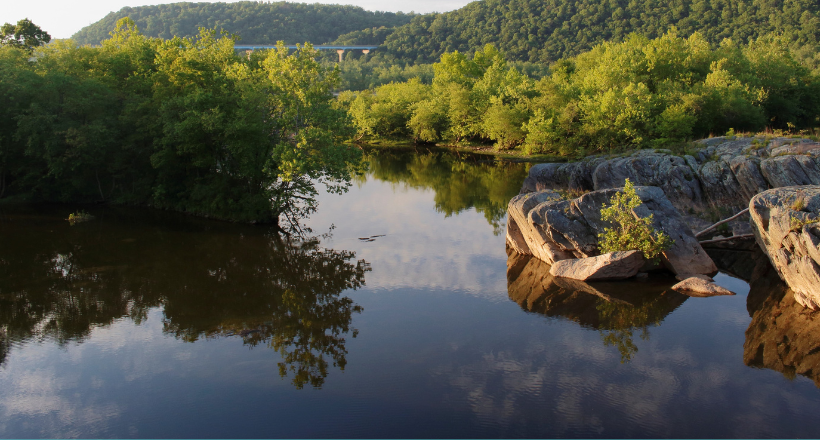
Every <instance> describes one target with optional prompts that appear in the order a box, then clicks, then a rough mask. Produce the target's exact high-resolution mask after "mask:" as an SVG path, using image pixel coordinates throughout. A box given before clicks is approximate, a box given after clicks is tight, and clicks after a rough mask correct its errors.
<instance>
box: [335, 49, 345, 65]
mask: <svg viewBox="0 0 820 440" xmlns="http://www.w3.org/2000/svg"><path fill="white" fill-rule="evenodd" d="M336 53H337V54H339V62H340V63H341V62H342V54H343V53H345V50H344V49H336Z"/></svg>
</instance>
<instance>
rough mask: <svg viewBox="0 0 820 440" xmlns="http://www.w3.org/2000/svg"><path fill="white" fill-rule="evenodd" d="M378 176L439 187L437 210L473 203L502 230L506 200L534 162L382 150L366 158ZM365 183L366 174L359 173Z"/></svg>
mask: <svg viewBox="0 0 820 440" xmlns="http://www.w3.org/2000/svg"><path fill="white" fill-rule="evenodd" d="M363 160H364V161H366V162H367V163H368V164H369V166H368V168H369V174H370V175H372V176H373V177H374V178H375V179H377V180H381V181H384V182H391V183H394V184H401V185H405V186H406V187H409V188H414V189H432V190H433V191H435V204H436V211H438V212H442V213H444V214H445V216H447V217H449V216H451V215H454V214H458V213H460V212H462V211H465V210H468V209H470V208H475V209H476V211H478V212H480V213H482V214H483V215H484V217H485V218H486V219H487V221H488V222H489V223H490V224H491V225H493V229H494V233H495V234H496V235H498V234H499V233H503V231H504V219H505V218H506V213H507V203H508V202H509V201H510V199H511V198H513V196H515V195H517V194H518V192H519V191H520V190H521V182H523V181H524V179H525V178H526V177H527V173H528V171H529V167H530V164H526V163H513V162H508V161H503V160H494V159H491V158H488V156H481V155H475V154H468V153H458V152H453V151H451V150H439V149H420V150H407V149H395V150H378V151H375V152H370V153H366V154H365V155H364V158H363ZM358 179H359V180H358V181H359V183H364V181H365V177H364V176H359V177H358Z"/></svg>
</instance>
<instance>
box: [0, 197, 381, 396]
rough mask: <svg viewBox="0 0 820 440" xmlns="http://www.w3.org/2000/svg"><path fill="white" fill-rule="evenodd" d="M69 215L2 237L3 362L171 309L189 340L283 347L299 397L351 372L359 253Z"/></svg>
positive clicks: (27, 216) (254, 232)
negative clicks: (13, 354) (29, 349)
mask: <svg viewBox="0 0 820 440" xmlns="http://www.w3.org/2000/svg"><path fill="white" fill-rule="evenodd" d="M66 215H67V214H66ZM66 215H56V214H55V213H53V212H49V211H46V212H21V213H17V214H7V215H6V219H7V220H6V222H5V223H4V224H3V228H0V242H2V243H4V246H3V247H2V248H0V363H2V362H4V361H5V359H6V357H7V356H8V353H9V351H10V349H11V347H13V345H15V344H22V343H26V342H29V341H44V340H52V341H55V342H56V343H58V344H60V345H65V344H67V343H69V342H82V341H83V340H85V339H86V338H88V337H89V335H90V334H91V331H92V329H94V328H96V327H101V326H107V325H109V324H111V323H113V322H114V321H116V320H118V319H121V318H124V317H128V318H130V319H132V320H133V321H134V323H135V324H140V323H141V322H142V320H144V319H145V317H146V316H147V314H148V310H149V309H150V308H152V307H157V306H160V305H161V306H163V311H164V318H163V326H164V331H165V332H167V333H169V334H172V335H174V336H175V337H177V338H179V339H181V340H184V341H188V342H193V341H197V340H200V339H209V338H218V337H236V338H240V339H241V340H242V341H243V343H245V344H247V345H249V346H251V347H256V346H260V345H267V346H269V347H271V348H273V349H275V350H276V351H278V352H279V354H280V355H281V358H282V360H281V362H280V363H279V374H280V375H281V376H283V377H285V376H291V375H292V382H293V384H294V385H295V386H296V387H297V388H302V387H303V386H304V385H305V384H310V385H312V386H314V387H320V386H321V385H322V384H323V382H324V379H325V377H326V376H327V374H328V370H329V368H330V367H331V366H334V367H338V368H340V369H344V367H345V364H346V359H345V357H346V354H347V349H346V347H345V337H346V335H348V334H351V335H352V337H355V336H356V334H357V331H356V330H355V329H354V328H352V326H351V324H352V316H353V314H354V313H360V312H361V311H362V308H361V307H360V306H358V305H356V304H355V303H354V302H353V300H351V299H350V298H348V297H346V296H343V295H342V293H343V292H344V291H345V290H347V289H357V288H359V287H361V286H363V285H364V283H365V272H366V271H368V270H369V266H368V263H366V262H365V261H364V260H358V261H357V260H356V259H355V253H354V252H350V251H344V250H342V251H337V250H332V249H324V248H322V247H321V243H320V239H319V237H307V238H303V239H299V240H296V239H293V238H288V237H287V236H283V235H280V234H277V233H275V232H273V231H272V230H268V229H265V228H262V227H254V226H247V225H232V224H225V223H218V222H210V221H207V220H202V219H195V218H190V217H185V216H181V215H174V214H167V213H157V212H150V213H144V212H138V211H133V210H115V209H105V210H100V212H95V213H94V215H95V216H96V217H97V220H95V221H91V222H86V223H81V224H77V225H75V226H69V225H68V222H65V221H64V220H62V219H63V218H65V216H66Z"/></svg>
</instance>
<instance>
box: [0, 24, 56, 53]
mask: <svg viewBox="0 0 820 440" xmlns="http://www.w3.org/2000/svg"><path fill="white" fill-rule="evenodd" d="M49 41H51V35H49V34H48V32H45V31H44V30H42V29H40V26H37V25H36V24H34V23H32V22H31V20H29V19H28V18H24V19H22V20H20V21H18V22H17V24H16V25H14V24H11V23H6V24H4V25H3V26H2V27H0V46H11V47H18V48H20V49H25V50H27V51H29V52H31V51H32V50H34V48H35V47H39V46H42V45H44V44H46V43H48V42H49Z"/></svg>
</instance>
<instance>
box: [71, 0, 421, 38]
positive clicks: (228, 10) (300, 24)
mask: <svg viewBox="0 0 820 440" xmlns="http://www.w3.org/2000/svg"><path fill="white" fill-rule="evenodd" d="M125 17H129V18H131V19H132V20H134V22H135V23H136V25H137V27H138V28H139V29H140V31H141V32H142V33H143V34H144V35H146V36H148V37H157V38H165V39H169V38H173V37H194V36H196V35H197V34H198V33H199V30H198V29H199V28H200V27H205V28H208V29H217V30H224V31H227V32H228V33H231V34H236V35H239V36H240V37H241V41H242V43H247V44H270V45H274V44H276V42H277V41H280V40H281V41H284V42H285V43H286V44H296V43H299V44H302V43H304V42H306V41H307V42H311V43H313V44H321V43H325V42H328V41H333V40H335V39H336V38H338V37H339V36H340V35H342V34H346V33H349V32H353V31H359V30H363V29H370V28H380V27H394V26H399V25H403V24H405V23H408V22H409V21H410V19H411V18H412V17H413V15H411V14H404V13H401V12H399V13H393V12H378V11H377V12H371V11H365V10H364V9H362V8H360V7H357V6H346V5H324V4H319V3H314V4H304V3H288V2H275V3H265V2H255V1H254V2H251V1H243V2H236V3H170V4H164V5H154V6H138V7H125V8H122V9H120V10H119V11H117V12H112V13H110V14H108V15H106V16H105V17H104V18H103V19H102V20H100V21H98V22H96V23H93V24H91V25H89V26H86V27H84V28H83V29H81V30H80V31H79V32H77V33H76V34H74V36H72V39H73V40H74V41H75V42H76V43H78V44H80V45H85V44H91V45H96V44H100V41H102V40H105V39H107V38H108V33H109V32H111V31H112V30H113V29H114V28H115V27H116V24H117V21H118V20H120V19H121V18H125ZM381 41H384V39H383V38H382V40H381ZM381 41H379V43H381ZM368 44H370V43H368Z"/></svg>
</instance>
